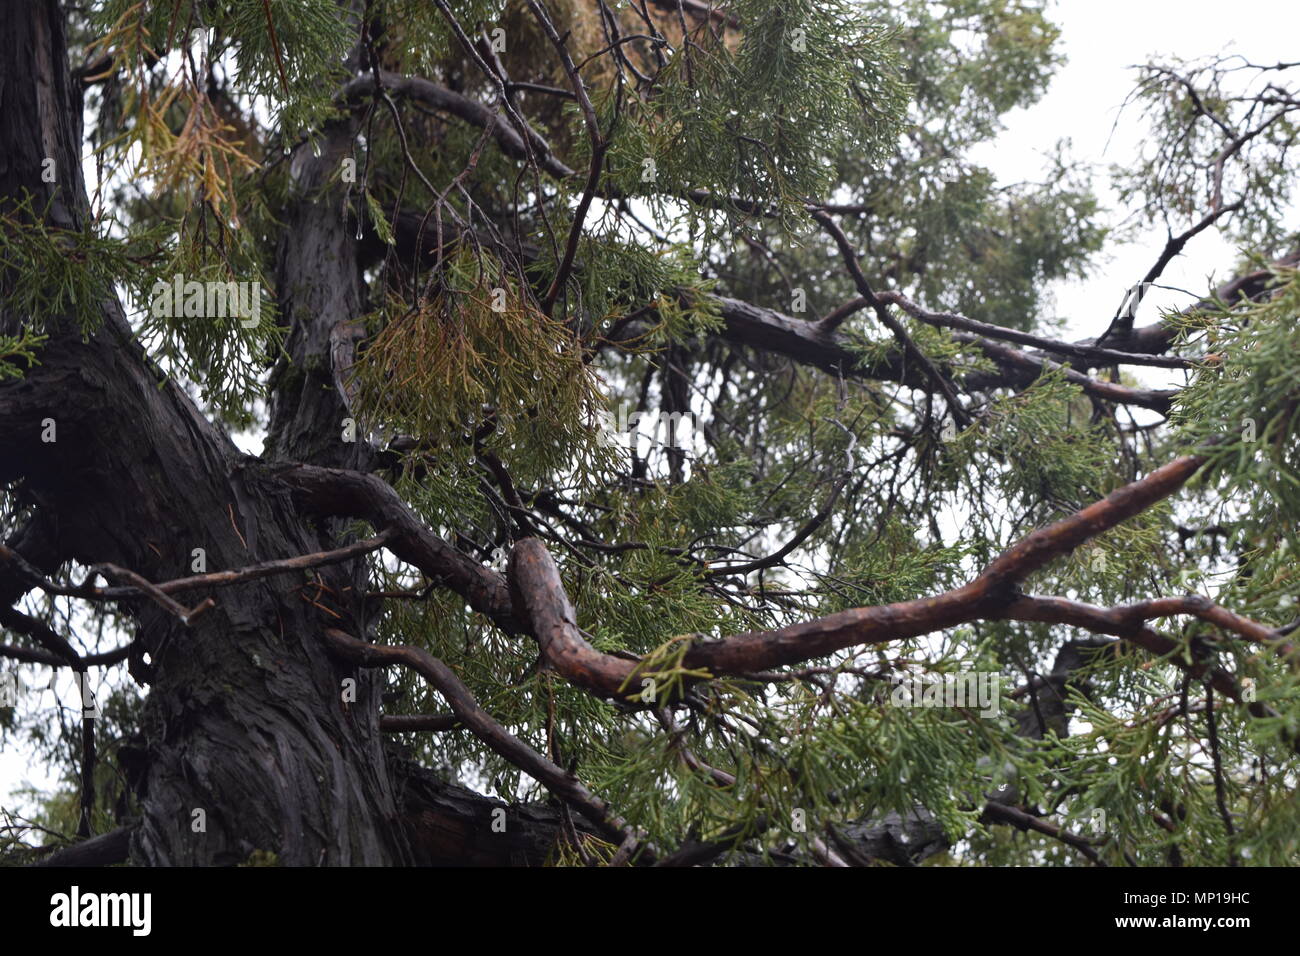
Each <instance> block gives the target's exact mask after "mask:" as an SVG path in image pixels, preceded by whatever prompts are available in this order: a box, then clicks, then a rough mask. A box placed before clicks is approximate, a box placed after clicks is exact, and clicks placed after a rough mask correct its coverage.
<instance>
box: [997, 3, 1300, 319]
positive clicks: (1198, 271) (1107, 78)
mask: <svg viewBox="0 0 1300 956" xmlns="http://www.w3.org/2000/svg"><path fill="white" fill-rule="evenodd" d="M1050 16H1051V19H1052V21H1053V22H1055V23H1057V24H1058V25H1059V26H1060V27H1061V39H1060V46H1059V49H1060V50H1061V51H1062V52H1063V53H1064V54H1065V55H1066V56H1067V57H1068V58H1069V62H1068V63H1067V64H1066V65H1065V67H1064V68H1063V69H1062V70H1061V71H1060V72H1058V73H1057V75H1056V77H1055V78H1054V79H1053V81H1052V84H1051V87H1050V88H1049V91H1048V93H1047V95H1046V96H1045V97H1043V99H1042V100H1040V101H1039V102H1038V103H1037V104H1036V105H1034V106H1033V107H1031V108H1030V109H1027V110H1016V111H1015V112H1014V113H1012V114H1010V115H1009V116H1008V117H1007V127H1008V128H1007V130H1006V132H1005V133H1003V135H1002V136H1001V137H1000V138H999V139H998V140H997V142H996V144H995V145H994V146H991V147H989V148H986V149H983V150H981V151H979V152H978V153H976V155H975V156H974V157H973V158H974V159H975V160H976V161H977V162H979V163H981V164H982V165H985V166H987V167H988V168H990V169H992V170H993V171H994V172H995V173H997V175H998V176H999V178H1001V179H1002V180H1004V181H1006V182H1016V181H1020V180H1035V179H1038V178H1041V175H1042V171H1043V169H1044V155H1045V154H1046V153H1047V152H1048V151H1050V150H1051V149H1052V147H1053V146H1054V144H1055V143H1056V142H1057V141H1058V140H1060V139H1062V138H1067V137H1068V138H1069V139H1070V141H1071V149H1070V150H1069V155H1072V156H1074V157H1075V158H1077V159H1079V160H1082V161H1085V162H1088V163H1093V164H1096V165H1097V166H1098V167H1099V169H1100V171H1101V172H1102V175H1100V176H1099V177H1098V183H1097V185H1098V193H1099V195H1100V196H1101V197H1102V199H1103V202H1104V203H1105V205H1106V206H1108V207H1109V208H1110V209H1111V210H1113V211H1114V214H1115V218H1116V219H1120V218H1123V213H1124V212H1125V210H1121V209H1120V207H1119V205H1118V200H1117V198H1116V197H1115V196H1114V194H1113V193H1112V192H1111V191H1110V190H1109V189H1108V188H1106V176H1105V175H1104V170H1105V169H1107V168H1108V167H1109V166H1110V165H1112V164H1118V165H1125V164H1127V163H1128V162H1130V161H1131V159H1132V158H1133V157H1134V156H1135V155H1136V150H1137V148H1138V146H1139V145H1140V142H1141V139H1142V135H1143V134H1144V132H1145V126H1144V124H1143V123H1142V121H1141V117H1140V114H1139V113H1138V112H1137V110H1135V109H1129V110H1126V111H1125V112H1124V113H1123V115H1122V116H1119V107H1120V105H1121V104H1122V103H1123V102H1124V99H1125V97H1126V96H1128V94H1129V92H1130V91H1131V90H1132V89H1133V86H1134V84H1135V80H1136V73H1135V71H1134V70H1132V69H1129V67H1131V66H1133V65H1136V64H1141V63H1143V62H1145V61H1146V60H1148V59H1150V58H1151V57H1153V56H1166V55H1171V56H1172V55H1178V56H1181V57H1184V58H1193V57H1201V56H1208V55H1211V54H1219V53H1240V54H1241V55H1243V56H1245V57H1247V58H1248V59H1250V60H1251V61H1253V62H1255V63H1276V62H1279V61H1288V62H1290V61H1295V60H1300V6H1298V5H1296V4H1295V3H1287V2H1278V0H1236V2H1233V3H1223V2H1220V0H1058V2H1057V3H1055V4H1053V5H1052V7H1051V8H1050ZM1117 116H1119V119H1120V123H1119V125H1118V127H1115V120H1116V117H1117ZM1206 211H1207V212H1208V210H1206ZM1190 225H1192V223H1190V222H1189V223H1183V224H1178V223H1174V224H1173V228H1174V230H1175V232H1177V231H1180V230H1181V229H1183V228H1186V227H1187V226H1190ZM1165 239H1166V236H1165V235H1163V234H1162V233H1160V232H1159V231H1153V232H1151V233H1150V234H1148V235H1146V236H1144V237H1143V238H1142V239H1140V240H1138V241H1136V242H1134V243H1132V244H1131V245H1129V246H1126V247H1124V248H1119V249H1116V248H1111V249H1110V250H1108V253H1109V255H1108V257H1107V260H1105V261H1102V262H1101V263H1099V268H1097V269H1095V270H1094V271H1093V273H1092V274H1091V275H1089V276H1088V277H1087V278H1086V279H1084V280H1083V281H1078V282H1069V283H1061V284H1060V285H1059V287H1058V288H1057V290H1056V294H1057V303H1056V305H1057V308H1056V312H1057V314H1059V315H1060V316H1062V317H1064V318H1065V319H1067V328H1068V330H1069V332H1070V334H1071V336H1072V337H1080V338H1081V337H1085V336H1095V335H1099V334H1101V332H1102V331H1103V330H1104V329H1105V328H1106V326H1107V324H1108V323H1109V321H1110V318H1111V316H1113V315H1114V314H1115V310H1116V309H1117V308H1118V307H1119V305H1120V302H1121V301H1122V299H1123V297H1124V293H1125V290H1126V289H1128V288H1129V287H1130V286H1132V285H1133V284H1134V283H1136V282H1138V281H1139V280H1140V279H1141V278H1142V276H1143V275H1144V274H1145V273H1146V271H1147V269H1148V268H1150V267H1151V265H1152V264H1153V263H1154V262H1155V261H1156V259H1157V257H1158V256H1159V255H1160V251H1161V249H1162V248H1163V247H1164V243H1165ZM1235 258H1236V256H1235V250H1234V249H1233V247H1232V246H1231V245H1229V244H1227V243H1225V242H1224V241H1223V240H1222V239H1221V238H1220V236H1219V235H1218V233H1217V230H1213V229H1211V230H1207V231H1206V232H1204V233H1202V234H1201V235H1200V236H1198V237H1196V239H1194V240H1193V241H1192V242H1191V243H1189V244H1188V246H1187V248H1186V250H1185V251H1184V254H1183V256H1182V257H1180V258H1179V259H1177V260H1175V261H1174V262H1172V263H1170V265H1169V266H1168V268H1166V270H1165V273H1164V275H1163V276H1162V277H1161V280H1160V281H1161V284H1163V285H1170V286H1179V287H1182V288H1189V289H1193V290H1196V291H1198V292H1199V291H1203V290H1204V288H1205V279H1206V277H1207V276H1208V275H1210V274H1211V273H1214V274H1215V275H1217V276H1220V277H1224V278H1226V272H1227V270H1229V269H1231V267H1232V265H1233V262H1234V260H1235ZM1188 302H1189V299H1188V297H1187V296H1179V295H1177V294H1176V293H1173V292H1168V291H1165V290H1161V289H1153V290H1151V292H1150V293H1149V294H1148V295H1147V297H1146V298H1145V299H1143V302H1142V305H1141V307H1140V309H1139V311H1138V316H1137V318H1138V324H1139V325H1142V324H1146V323H1148V322H1151V321H1154V320H1155V319H1156V318H1157V317H1158V313H1159V310H1160V309H1161V308H1162V307H1173V306H1184V305H1187V304H1188Z"/></svg>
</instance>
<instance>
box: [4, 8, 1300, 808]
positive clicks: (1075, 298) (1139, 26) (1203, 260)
mask: <svg viewBox="0 0 1300 956" xmlns="http://www.w3.org/2000/svg"><path fill="white" fill-rule="evenodd" d="M1297 10H1300V7H1297V5H1295V4H1294V3H1285V2H1278V0H1235V2H1233V3H1231V4H1224V3H1222V2H1212V0H1059V2H1058V3H1056V4H1055V5H1054V7H1053V10H1052V18H1053V20H1054V22H1056V23H1057V24H1059V25H1060V26H1061V29H1062V37H1061V44H1062V46H1061V49H1062V51H1063V52H1064V53H1065V54H1066V56H1067V57H1068V58H1069V62H1068V63H1067V64H1066V65H1065V66H1064V67H1063V68H1062V69H1061V70H1060V72H1058V74H1057V75H1056V77H1055V79H1054V80H1053V82H1052V85H1051V88H1050V90H1049V92H1048V94H1047V96H1046V97H1044V99H1043V100H1042V101H1041V102H1039V103H1038V104H1037V105H1036V106H1034V107H1033V108H1031V109H1028V110H1018V111H1016V112H1015V113H1013V114H1011V115H1010V116H1009V117H1008V129H1007V131H1006V132H1005V133H1004V134H1003V135H1002V137H1001V138H1000V139H999V140H998V141H997V143H996V144H995V146H994V147H991V148H988V149H985V150H983V151H981V152H979V153H977V154H976V155H975V156H973V157H972V159H973V160H974V161H976V162H978V163H981V164H983V165H985V166H988V167H989V168H990V169H992V170H993V171H994V172H995V173H996V174H997V175H998V176H999V177H1000V179H1002V180H1003V181H1004V182H1018V181H1022V180H1035V179H1038V178H1040V177H1041V174H1042V172H1043V169H1044V155H1045V154H1046V153H1048V152H1049V151H1050V150H1051V149H1052V148H1053V146H1054V145H1055V143H1056V142H1057V141H1058V140H1060V139H1062V138H1065V137H1068V138H1069V139H1070V140H1071V143H1072V148H1071V150H1070V153H1071V155H1073V156H1074V157H1076V158H1078V159H1080V160H1084V161H1086V162H1090V163H1094V164H1097V165H1098V166H1099V167H1100V168H1101V169H1103V170H1104V168H1105V167H1106V166H1108V165H1109V164H1112V163H1118V164H1123V163H1126V162H1127V161H1129V160H1130V158H1131V157H1132V156H1133V155H1134V150H1135V147H1136V145H1137V144H1138V143H1139V142H1140V138H1141V134H1142V132H1143V127H1142V126H1141V125H1140V122H1139V119H1138V115H1137V113H1136V112H1134V113H1131V114H1126V115H1125V117H1124V118H1123V119H1122V122H1121V123H1120V126H1119V128H1118V129H1116V130H1114V132H1113V135H1112V126H1113V124H1114V122H1115V118H1116V114H1117V111H1118V108H1119V106H1120V104H1121V103H1122V102H1123V101H1124V98H1125V96H1127V95H1128V93H1129V91H1130V90H1131V89H1132V87H1133V83H1134V78H1135V74H1134V72H1133V71H1132V70H1130V69H1129V67H1130V66H1132V65H1134V64H1138V63H1142V62H1143V61H1145V60H1146V59H1147V58H1148V57H1150V56H1152V55H1157V54H1179V55H1181V56H1184V57H1195V56H1203V55H1208V54H1214V53H1221V52H1233V53H1241V54H1243V55H1245V56H1246V57H1248V58H1249V59H1251V60H1253V61H1255V62H1257V63H1266V62H1269V63H1271V62H1277V61H1279V60H1300V13H1298V12H1297ZM1108 141H1109V142H1108ZM1098 188H1099V189H1100V190H1101V195H1102V196H1103V198H1104V199H1105V201H1106V205H1107V206H1109V207H1110V208H1111V209H1112V210H1113V211H1114V215H1115V218H1116V219H1119V218H1122V217H1123V215H1124V212H1125V211H1124V210H1121V209H1119V208H1118V204H1117V202H1116V200H1115V198H1114V196H1113V194H1110V193H1109V192H1108V191H1107V190H1106V188H1105V178H1104V176H1102V177H1100V178H1099V180H1098ZM1185 225H1189V224H1185ZM1175 228H1179V227H1178V226H1177V225H1176V226H1175ZM1164 241H1165V236H1164V235H1163V234H1160V233H1158V232H1156V233H1153V234H1151V235H1149V236H1146V237H1144V238H1143V239H1141V240H1140V241H1138V242H1135V243H1134V244H1132V245H1130V246H1127V247H1124V248H1120V249H1111V250H1110V256H1109V258H1108V260H1107V261H1104V262H1102V263H1101V264H1100V265H1099V267H1098V268H1097V269H1095V270H1094V271H1093V272H1092V274H1090V275H1089V276H1088V277H1087V278H1086V279H1084V280H1082V281H1077V282H1069V283H1062V284H1061V285H1060V286H1059V287H1058V288H1057V290H1056V309H1055V311H1056V313H1057V314H1059V315H1061V316H1063V317H1065V318H1066V319H1067V328H1068V331H1069V334H1070V335H1071V337H1080V338H1081V337H1084V336H1090V335H1097V334H1100V332H1101V331H1102V330H1103V329H1105V327H1106V325H1107V323H1108V322H1109V319H1110V316H1112V315H1113V314H1114V312H1115V310H1116V308H1117V307H1118V306H1119V304H1120V301H1121V299H1122V298H1123V295H1124V291H1125V289H1127V288H1128V287H1129V286H1131V285H1132V284H1133V283H1135V282H1137V281H1138V280H1139V279H1141V278H1142V275H1143V274H1144V273H1145V272H1146V270H1147V269H1148V268H1149V267H1150V265H1151V264H1152V263H1153V262H1154V261H1155V259H1156V257H1157V256H1158V255H1159V253H1160V250H1161V248H1162V247H1163V245H1164ZM1234 259H1235V253H1234V250H1233V249H1232V247H1231V246H1229V245H1227V244H1226V243H1224V242H1223V241H1222V240H1221V239H1220V238H1219V237H1218V235H1217V234H1216V233H1213V232H1212V231H1207V232H1206V233H1203V234H1202V235H1201V236H1199V237H1197V238H1196V239H1195V240H1194V241H1193V243H1192V244H1191V245H1190V246H1189V247H1188V249H1187V251H1186V253H1185V255H1184V256H1183V257H1182V258H1180V259H1179V260H1176V261H1175V262H1173V263H1171V265H1170V266H1169V268H1168V269H1167V270H1166V271H1165V275H1164V277H1163V278H1162V282H1163V283H1165V284H1168V285H1171V286H1181V287H1184V288H1190V289H1194V290H1202V289H1203V288H1204V286H1205V278H1206V276H1208V275H1210V274H1211V273H1215V274H1217V275H1223V274H1224V272H1225V271H1226V270H1227V269H1229V268H1230V267H1231V265H1232V263H1233V261H1234ZM1187 301H1188V299H1187V297H1186V296H1178V295H1177V294H1176V293H1172V292H1165V291H1163V290H1153V291H1152V292H1151V294H1150V295H1149V296H1148V297H1147V298H1146V299H1145V300H1144V301H1143V303H1142V307H1141V310H1140V311H1139V314H1138V320H1139V324H1142V323H1144V322H1149V321H1152V320H1154V318H1155V317H1156V315H1157V312H1158V310H1159V309H1160V308H1161V307H1162V306H1182V305H1185V304H1187ZM25 671H26V672H27V673H28V674H29V675H30V674H31V673H32V672H31V671H30V670H29V669H25ZM29 783H30V784H34V785H36V786H37V787H41V788H47V787H50V786H52V785H53V781H52V780H50V779H49V778H48V776H47V775H46V773H45V768H44V767H43V766H41V765H29V763H28V758H27V755H25V754H23V753H19V752H17V751H16V750H15V749H14V748H13V746H12V745H10V746H9V747H8V748H7V749H5V750H0V804H3V805H6V806H9V807H12V808H15V809H27V810H29V809H30V805H28V804H27V803H26V801H11V800H8V799H4V797H6V796H7V795H8V794H9V792H10V791H11V790H13V789H14V788H17V787H20V786H24V785H25V784H29Z"/></svg>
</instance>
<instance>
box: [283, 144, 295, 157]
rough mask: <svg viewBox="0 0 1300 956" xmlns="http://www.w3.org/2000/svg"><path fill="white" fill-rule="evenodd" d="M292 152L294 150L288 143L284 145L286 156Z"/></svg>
mask: <svg viewBox="0 0 1300 956" xmlns="http://www.w3.org/2000/svg"><path fill="white" fill-rule="evenodd" d="M291 152H293V150H292V149H291V148H290V146H289V144H288V143H285V144H284V155H286V156H288V155H289V154H290V153H291Z"/></svg>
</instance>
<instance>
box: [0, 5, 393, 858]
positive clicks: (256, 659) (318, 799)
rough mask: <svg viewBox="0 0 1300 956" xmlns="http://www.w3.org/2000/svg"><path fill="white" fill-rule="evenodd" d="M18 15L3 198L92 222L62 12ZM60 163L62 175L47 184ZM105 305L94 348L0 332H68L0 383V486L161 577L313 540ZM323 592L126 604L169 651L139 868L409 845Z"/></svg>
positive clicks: (272, 554) (139, 836) (151, 717)
mask: <svg viewBox="0 0 1300 956" xmlns="http://www.w3.org/2000/svg"><path fill="white" fill-rule="evenodd" d="M8 12H9V23H8V25H7V29H6V30H5V31H4V32H3V37H2V38H0V116H2V117H3V118H2V119H0V156H3V157H4V160H3V163H2V164H0V201H5V202H13V201H16V200H18V199H19V198H21V197H22V195H23V191H24V189H25V190H27V191H29V192H30V193H31V194H32V195H33V196H34V197H36V201H37V202H36V208H42V207H43V205H44V201H45V200H46V199H49V198H53V199H54V202H53V204H52V205H51V206H50V209H49V212H48V214H47V216H48V220H49V224H50V225H51V226H54V227H59V228H78V227H80V226H81V225H82V224H83V223H84V221H85V217H86V215H87V212H86V210H87V202H86V198H85V188H84V184H83V183H82V181H81V176H80V153H81V141H80V128H79V118H80V110H81V103H80V97H79V92H78V91H77V89H76V87H75V86H74V84H72V83H71V81H70V78H69V72H68V66H67V54H66V49H65V38H64V33H63V22H62V14H61V12H60V10H59V7H58V4H57V3H55V2H54V0H44V2H39V3H37V2H33V3H23V4H13V5H11V6H10V8H9V11H8ZM47 156H49V157H52V158H54V159H55V163H56V169H57V170H58V171H59V172H58V181H57V182H56V183H54V184H47V183H43V182H42V180H41V172H42V168H43V167H42V160H43V159H44V158H45V157H47ZM102 312H103V314H102V317H101V321H100V323H99V326H98V328H97V330H96V331H95V332H94V333H93V334H92V335H90V336H89V337H88V338H86V339H85V340H83V338H82V336H81V335H80V333H79V332H78V330H77V329H76V328H75V323H74V322H73V321H72V319H71V317H69V316H21V315H14V314H12V312H11V310H10V309H9V307H8V304H7V303H6V306H5V314H4V316H3V320H2V321H3V323H4V326H5V328H7V329H9V330H12V329H13V328H14V327H15V325H16V324H17V323H18V322H23V321H28V322H29V321H32V320H37V321H39V322H42V323H43V324H44V325H45V327H46V328H47V329H48V330H49V331H50V332H51V338H50V341H49V343H48V345H47V347H46V348H45V349H44V350H43V351H42V354H41V357H40V358H41V364H40V365H39V366H37V367H35V368H34V369H32V370H31V372H30V373H28V374H26V375H25V376H24V377H23V378H22V379H21V380H18V381H17V382H12V383H6V384H4V385H2V386H0V480H3V481H5V482H12V481H15V480H18V479H21V485H20V486H19V493H20V495H21V497H22V498H23V500H25V501H27V502H29V503H31V504H32V505H34V506H35V507H36V508H37V510H38V512H39V513H40V514H41V515H43V516H45V517H46V518H47V519H51V520H52V522H53V524H54V526H55V530H54V531H53V532H52V534H53V535H54V541H53V542H52V543H51V544H48V545H47V547H50V548H53V549H55V550H56V551H57V553H58V554H59V555H60V557H61V558H62V560H65V561H66V560H69V559H75V560H77V561H80V562H82V563H85V564H95V563H99V562H112V563H114V564H118V565H121V566H123V567H126V568H130V569H132V570H134V571H136V572H138V573H140V574H142V575H144V576H145V577H147V578H149V579H151V580H166V579H169V578H174V577H178V576H183V575H186V574H188V573H190V570H191V552H192V549H194V548H203V549H204V550H205V552H206V561H207V567H208V569H209V570H214V569H221V568H233V567H242V566H244V565H247V564H250V563H253V562H256V561H259V560H266V559H272V558H283V557H286V556H292V555H296V554H303V553H309V552H311V551H314V550H317V546H318V544H319V541H320V537H319V535H318V533H317V531H316V530H315V529H313V528H312V527H311V526H310V525H309V524H308V523H307V522H305V521H303V520H302V519H301V518H300V517H299V516H298V515H297V514H296V513H295V511H294V510H293V508H292V505H291V502H290V501H289V500H288V497H287V496H285V495H277V494H273V493H267V491H266V485H265V483H263V482H261V481H260V480H259V478H258V476H257V468H256V466H255V464H254V463H253V462H252V461H250V460H246V459H244V457H243V456H242V455H241V454H240V453H239V452H238V451H237V449H236V448H235V447H234V446H233V445H232V444H231V442H230V441H229V439H228V438H227V437H226V436H225V435H224V434H222V433H221V432H219V431H218V430H217V429H215V428H214V427H212V426H211V425H210V424H209V423H208V422H207V421H205V419H204V418H203V416H202V415H201V414H200V413H199V412H198V410H197V409H196V408H195V407H194V405H193V403H192V402H190V400H189V399H188V398H187V397H186V395H185V394H184V393H183V392H182V390H181V389H180V388H178V387H177V386H175V385H174V384H172V383H165V384H163V385H162V386H161V387H160V386H159V384H158V383H159V381H160V380H161V378H162V376H161V375H160V374H159V373H158V371H157V370H156V369H155V368H153V367H151V365H150V363H149V362H148V361H147V360H146V358H145V357H144V355H143V354H142V352H141V350H140V348H139V347H138V346H137V345H136V344H135V343H134V342H133V341H132V338H131V335H130V330H129V328H128V325H127V323H126V320H125V317H124V316H123V313H122V310H121V307H120V305H119V304H118V303H117V302H116V301H114V300H107V301H105V302H104V303H103V306H102ZM46 418H52V419H54V421H55V422H56V424H57V429H58V430H57V440H56V441H54V442H49V443H46V442H42V441H41V438H40V433H41V428H42V421H43V420H44V419H46ZM285 433H286V434H290V433H292V429H285ZM45 563H46V564H48V563H49V562H48V561H46V562H45ZM318 577H319V580H320V581H321V582H323V583H324V585H325V586H326V587H327V588H333V589H334V590H335V591H337V592H341V591H342V590H343V588H345V587H346V586H347V584H348V581H349V579H348V577H347V576H346V571H343V570H340V569H336V568H322V569H320V571H319V574H318ZM317 593H318V591H317V589H316V588H315V587H314V586H313V587H312V588H311V589H310V590H304V588H303V587H302V586H301V585H300V584H299V583H298V582H295V581H294V580H292V579H290V578H286V577H277V578H267V579H262V580H256V581H250V582H247V583H244V584H237V585H235V586H232V587H230V588H228V589H225V590H223V592H222V593H221V594H220V596H219V600H218V604H217V606H216V607H215V608H214V609H213V610H211V611H209V612H207V613H206V614H204V615H202V616H201V617H199V618H198V619H197V620H195V621H194V623H193V624H192V626H190V627H188V628H186V627H183V626H182V625H181V624H180V623H179V622H178V621H176V620H175V619H174V618H172V617H171V616H170V615H168V614H167V612H165V611H164V610H162V609H161V608H159V607H156V606H154V605H153V604H150V603H147V602H142V601H139V600H136V601H133V602H127V603H128V604H129V605H130V610H131V612H132V614H133V615H134V617H135V619H136V621H137V622H138V625H139V629H138V640H139V642H140V644H141V646H142V647H143V648H145V649H146V650H148V652H149V653H150V654H151V656H152V658H153V660H152V666H151V668H150V671H151V673H150V675H149V677H150V681H151V687H150V691H149V694H148V699H147V702H146V708H145V717H144V731H145V734H146V737H147V740H148V753H149V762H148V769H147V773H146V774H145V778H144V783H143V787H142V793H141V800H142V804H141V805H142V808H143V820H142V821H141V824H140V826H139V827H138V828H137V829H136V830H135V832H134V834H133V837H132V844H131V856H132V859H133V860H135V861H136V862H139V863H148V864H213V863H216V864H220V863H236V862H241V861H243V860H244V859H246V858H247V857H248V856H249V854H250V853H251V852H252V851H253V850H257V849H260V850H265V851H270V852H273V853H275V854H277V856H278V857H279V859H280V860H281V862H283V863H286V864H309V865H316V864H322V863H325V864H349V863H351V864H358V863H368V864H379V863H391V862H399V861H404V860H406V859H408V858H409V856H408V852H407V848H406V844H405V840H404V838H403V836H402V832H401V828H400V826H399V825H398V811H397V806H396V800H395V797H394V794H393V792H392V788H391V785H390V782H389V780H388V777H387V774H386V772H385V767H384V760H383V754H382V750H381V747H380V740H381V737H380V734H379V733H378V720H377V715H376V713H375V709H374V707H372V706H365V707H353V708H352V709H351V710H350V712H349V710H347V709H345V708H344V707H343V706H342V704H341V703H340V682H341V680H342V679H343V678H344V677H348V676H352V675H351V671H350V669H349V668H341V667H340V666H338V665H336V664H335V663H334V662H333V661H332V660H331V659H330V658H329V657H328V655H327V652H326V649H325V647H324V645H323V643H322V642H321V639H320V634H321V628H322V619H321V618H322V614H321V612H320V611H319V610H318V608H317V607H316V606H315V605H314V604H312V603H309V601H308V598H309V597H311V598H313V599H314V598H315V595H316V594H317ZM325 594H326V596H325V598H324V600H326V601H328V600H329V598H328V592H325ZM342 603H343V602H340V605H342ZM342 610H343V612H344V613H346V608H345V607H344V608H342ZM353 623H355V622H353ZM195 810H203V811H205V813H206V832H195V827H194V824H195V820H196V815H195V813H194V811H195Z"/></svg>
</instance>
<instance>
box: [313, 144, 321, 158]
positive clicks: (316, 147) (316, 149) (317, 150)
mask: <svg viewBox="0 0 1300 956" xmlns="http://www.w3.org/2000/svg"><path fill="white" fill-rule="evenodd" d="M311 154H312V155H313V156H319V155H320V142H319V141H317V142H315V143H312V144H311Z"/></svg>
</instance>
